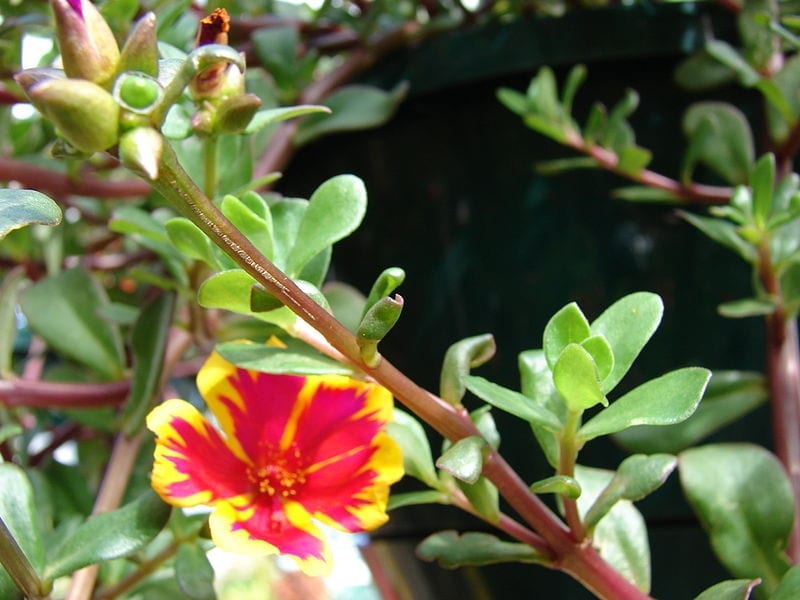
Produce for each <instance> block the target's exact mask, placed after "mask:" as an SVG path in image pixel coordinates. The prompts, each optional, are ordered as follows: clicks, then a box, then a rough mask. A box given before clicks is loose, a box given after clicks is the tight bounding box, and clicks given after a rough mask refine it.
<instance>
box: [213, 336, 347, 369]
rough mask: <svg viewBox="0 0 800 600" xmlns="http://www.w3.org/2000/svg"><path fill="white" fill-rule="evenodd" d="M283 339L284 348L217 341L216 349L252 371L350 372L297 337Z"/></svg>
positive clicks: (239, 365) (229, 359) (234, 362)
mask: <svg viewBox="0 0 800 600" xmlns="http://www.w3.org/2000/svg"><path fill="white" fill-rule="evenodd" d="M283 343H284V344H285V346H286V347H285V348H278V347H273V346H267V345H264V344H251V343H242V342H227V343H224V344H219V345H218V346H217V347H216V351H217V352H218V353H219V354H220V355H221V356H222V358H224V359H225V360H227V361H228V362H231V363H233V364H234V365H236V366H237V367H242V368H243V369H250V370H252V371H262V372H264V373H284V374H294V375H325V374H339V375H352V374H353V369H351V368H349V367H347V366H345V365H343V364H342V363H340V362H337V361H335V360H333V359H331V358H328V357H327V356H325V355H323V354H320V353H319V352H317V351H316V350H314V349H313V348H311V347H310V346H308V345H307V344H304V343H303V342H300V341H299V340H294V339H287V340H285V341H284V342H283Z"/></svg>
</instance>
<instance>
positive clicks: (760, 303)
mask: <svg viewBox="0 0 800 600" xmlns="http://www.w3.org/2000/svg"><path fill="white" fill-rule="evenodd" d="M717 311H718V312H719V314H721V315H722V316H723V317H728V318H729V319H744V318H747V317H763V316H764V315H771V314H772V313H774V312H775V302H774V301H772V300H759V299H758V298H742V299H741V300H731V301H730V302H724V303H722V304H720V305H719V306H718V307H717Z"/></svg>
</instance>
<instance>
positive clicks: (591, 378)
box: [553, 344, 608, 411]
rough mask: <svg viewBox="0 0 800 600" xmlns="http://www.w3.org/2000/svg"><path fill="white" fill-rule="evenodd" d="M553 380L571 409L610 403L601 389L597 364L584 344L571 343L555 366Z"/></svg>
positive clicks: (582, 408)
mask: <svg viewBox="0 0 800 600" xmlns="http://www.w3.org/2000/svg"><path fill="white" fill-rule="evenodd" d="M553 382H554V383H555V385H556V389H557V390H558V392H559V393H560V394H561V395H562V396H563V397H564V400H565V401H566V403H567V406H568V407H569V409H570V410H573V411H580V410H585V409H587V408H591V407H592V406H595V405H596V404H602V405H603V406H606V405H608V400H606V397H605V396H604V395H603V391H602V390H601V389H600V381H599V380H598V378H597V366H596V365H595V362H594V359H593V358H592V355H591V354H589V353H588V352H587V351H586V350H585V349H584V348H583V346H579V345H578V344H570V345H569V346H567V347H566V348H565V349H564V351H563V352H562V353H561V356H559V358H558V361H557V362H556V364H555V367H553Z"/></svg>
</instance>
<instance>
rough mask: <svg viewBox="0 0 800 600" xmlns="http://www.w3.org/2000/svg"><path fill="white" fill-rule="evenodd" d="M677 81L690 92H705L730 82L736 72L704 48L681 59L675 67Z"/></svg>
mask: <svg viewBox="0 0 800 600" xmlns="http://www.w3.org/2000/svg"><path fill="white" fill-rule="evenodd" d="M674 77H675V83H677V84H678V85H679V86H680V87H682V88H683V89H685V90H687V91H690V92H705V91H709V90H712V89H714V88H717V87H720V86H723V85H725V84H727V83H730V82H731V81H732V80H733V79H734V77H735V73H734V72H733V70H732V69H731V68H730V67H727V66H725V65H724V64H721V63H720V62H719V61H718V60H716V59H715V58H713V57H712V56H711V55H710V54H709V53H708V51H707V50H706V49H705V48H703V49H701V50H700V51H698V52H695V53H694V54H693V55H691V56H690V57H688V58H686V59H685V60H683V61H681V62H680V63H679V64H678V66H677V68H676V69H675V74H674Z"/></svg>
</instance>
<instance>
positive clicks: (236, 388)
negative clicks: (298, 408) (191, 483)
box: [197, 352, 305, 462]
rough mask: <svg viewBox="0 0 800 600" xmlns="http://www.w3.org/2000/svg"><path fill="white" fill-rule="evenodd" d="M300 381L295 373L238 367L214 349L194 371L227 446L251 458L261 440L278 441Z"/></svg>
mask: <svg viewBox="0 0 800 600" xmlns="http://www.w3.org/2000/svg"><path fill="white" fill-rule="evenodd" d="M304 383H305V378H304V377H299V376H296V375H273V374H269V373H260V372H257V371H248V370H246V369H240V368H238V367H236V366H235V365H233V364H231V363H229V362H228V361H226V360H225V359H224V358H222V357H221V356H220V355H219V354H217V353H216V352H214V353H212V355H211V356H210V357H209V359H208V360H207V361H206V363H205V364H204V365H203V368H202V369H200V372H199V373H198V374H197V387H198V388H199V390H200V394H201V395H202V396H203V398H204V399H205V401H206V403H207V404H208V407H209V408H210V409H211V412H213V413H214V416H215V417H216V418H217V420H218V421H219V424H220V427H222V430H223V431H224V432H225V435H226V436H227V438H228V440H230V443H231V446H232V447H233V448H234V450H235V451H236V452H237V453H238V454H239V455H240V456H241V457H242V458H244V457H249V458H250V459H251V460H252V461H253V462H258V460H257V459H258V457H259V454H260V450H261V449H262V448H263V447H264V445H265V444H266V445H274V446H277V445H278V444H279V442H280V440H281V438H282V436H283V434H284V431H285V429H286V427H287V423H288V422H289V419H290V416H291V414H292V411H293V410H294V408H295V405H296V403H297V397H298V394H299V393H300V390H301V389H302V388H303V385H304Z"/></svg>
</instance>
